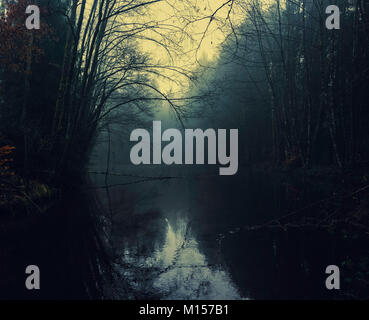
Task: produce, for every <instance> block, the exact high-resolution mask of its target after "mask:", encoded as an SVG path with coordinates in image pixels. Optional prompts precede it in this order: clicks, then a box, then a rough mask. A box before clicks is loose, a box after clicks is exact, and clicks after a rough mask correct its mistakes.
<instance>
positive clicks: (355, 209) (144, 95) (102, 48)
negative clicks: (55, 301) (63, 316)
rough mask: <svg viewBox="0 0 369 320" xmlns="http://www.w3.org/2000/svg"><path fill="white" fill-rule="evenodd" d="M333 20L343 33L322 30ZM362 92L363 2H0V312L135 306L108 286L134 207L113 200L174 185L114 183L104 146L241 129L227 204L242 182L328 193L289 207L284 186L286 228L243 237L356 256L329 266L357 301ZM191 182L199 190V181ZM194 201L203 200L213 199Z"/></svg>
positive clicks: (368, 57)
mask: <svg viewBox="0 0 369 320" xmlns="http://www.w3.org/2000/svg"><path fill="white" fill-rule="evenodd" d="M28 5H37V6H38V7H39V8H40V28H39V29H31V30H29V29H27V28H26V27H25V21H26V19H27V16H28V15H29V14H27V13H26V8H27V6H28ZM330 5H336V6H337V8H339V11H340V14H339V29H328V28H327V26H326V19H327V18H328V17H329V14H327V13H326V8H327V7H328V6H330ZM368 84H369V2H367V1H365V0H216V1H207V0H200V1H195V0H183V1H175V0H1V1H0V229H1V230H2V231H1V234H0V242H1V244H0V260H1V261H6V263H4V264H3V265H0V273H1V274H3V275H6V276H5V277H2V276H1V275H0V298H9V297H10V298H14V297H15V298H19V297H20V298H65V297H67V298H72V299H73V298H86V297H87V298H98V299H100V298H112V297H117V296H119V298H122V297H123V298H127V297H128V298H131V297H132V296H131V295H130V294H128V293H127V291H128V292H130V290H131V291H132V290H133V289H132V288H131V289H129V288H130V285H129V284H124V285H123V287H124V288H123V289H121V290H122V291H124V293H123V294H122V293H120V294H118V293H116V292H115V293H114V294H112V290H113V289H112V288H113V287H114V288H115V287H116V284H112V283H115V282H120V283H124V282H125V280H124V279H123V280H122V279H121V278H119V275H117V272H116V271H114V269H115V267H116V264H117V260H116V259H117V257H116V254H117V253H116V251H117V250H116V248H115V247H116V245H115V244H114V241H116V234H117V232H118V233H119V232H121V233H122V232H123V231H117V230H116V229H117V226H118V225H120V224H119V223H122V224H123V225H124V224H125V223H126V226H125V228H128V227H127V226H129V225H130V222H129V221H128V220H129V219H130V218H129V217H131V216H130V213H129V212H130V210H133V209H132V208H133V207H134V206H135V205H134V204H132V203H131V202H132V201H133V200H132V199H133V198H132V199H126V198H125V197H124V196H122V194H123V193H124V194H125V193H126V192H127V193H128V192H129V191H127V189H126V187H127V188H128V184H134V186H135V185H136V183H140V185H141V182H144V183H147V182H149V183H156V182H158V183H161V182H162V181H169V180H178V181H182V180H183V179H184V177H183V176H181V173H180V172H181V171H180V169H179V170H178V171H176V172H175V173H172V172H171V173H170V174H166V173H165V174H164V173H163V174H162V172H161V171H156V169H152V171H150V170H151V169H147V168H148V166H147V168H145V169H144V170H142V172H140V171H137V172H139V174H136V173H132V172H131V171H130V169H129V170H128V169H127V170H126V171H124V169H122V170H119V172H118V173H117V172H116V171H117V170H116V168H117V166H119V165H115V168H114V165H113V164H112V162H114V161H115V162H116V163H118V164H119V163H124V162H125V161H127V159H129V152H127V151H124V152H120V151H119V152H118V151H116V154H115V156H113V155H112V152H114V150H113V149H114V139H115V141H117V140H118V141H119V142H118V143H121V144H122V145H124V148H128V146H129V136H128V135H127V133H128V132H130V131H132V130H133V129H135V128H146V129H148V130H149V129H150V128H151V127H152V124H153V121H154V120H162V119H163V120H167V121H169V122H170V123H172V124H173V126H176V127H178V129H179V130H183V132H185V130H186V129H185V128H188V129H194V128H203V129H206V128H222V129H238V132H239V137H238V158H239V159H238V166H239V167H240V169H239V172H238V173H237V174H236V175H238V177H234V178H232V179H237V182H235V186H237V190H238V191H235V193H234V196H236V195H237V196H238V197H239V199H242V198H243V195H242V192H243V191H242V190H244V189H245V190H246V189H247V188H246V187H244V186H243V184H242V183H244V181H245V180H246V179H247V175H246V174H244V173H245V172H246V171H248V170H251V171H256V172H260V174H261V175H265V174H272V175H278V176H279V177H280V176H282V177H283V179H287V178H285V177H289V178H288V179H290V177H292V179H297V180H298V181H304V183H305V181H307V180H309V181H312V183H311V184H312V185H313V186H315V187H316V190H318V186H320V184H329V185H333V186H332V188H331V187H330V188H331V189H329V192H328V194H327V197H325V198H321V197H320V198H319V196H318V195H317V196H311V197H310V196H306V197H305V198H304V200H301V199H302V197H304V196H302V195H300V189H299V187H296V185H295V184H292V187H291V183H290V182H287V183H285V184H283V186H284V187H283V188H285V186H286V185H287V187H286V190H287V191H288V192H287V193H288V194H287V195H286V197H287V200H286V204H285V205H286V208H290V205H291V206H292V207H293V208H292V209H293V210H292V213H291V211H288V210H287V212H286V210H285V211H283V210H282V209H283V208H282V209H281V212H282V213H283V214H282V215H281V216H280V218H276V217H275V216H274V217H271V218H273V219H271V220H270V221H269V220H268V221H269V222H267V223H265V224H264V223H261V222H260V221H258V220H255V221H252V223H251V222H250V223H249V222H247V227H246V228H244V230H243V231H242V232H247V231H250V232H258V231H257V230H263V231H260V232H268V230H271V231H270V232H271V233H273V234H274V232H276V230H282V231H285V232H286V230H289V229H293V230H302V229H303V230H305V229H306V228H307V229H308V230H318V229H319V232H323V233H324V234H325V233H327V234H328V233H334V234H339V236H338V238H339V240H337V241H339V242H340V241H341V240H342V239H343V238H344V239H349V240H348V241H351V242H350V245H354V246H356V247H357V243H359V247H360V250H357V252H356V251H355V252H356V253H355V254H357V255H356V256H355V257H354V258H352V257H351V258H349V257H348V256H346V255H343V256H344V257H341V258H342V260H343V262H342V263H344V265H345V266H346V267H347V265H349V268H348V269H347V270H348V271H347V270H346V275H347V274H348V273H349V274H354V275H355V276H353V275H352V276H350V278H351V280H350V282H351V283H352V282H353V283H354V285H353V287H352V288H351V289H350V290H348V292H346V294H347V295H346V296H344V297H345V298H354V299H355V298H363V297H366V294H367V289H368V283H369V273H368V271H367V270H368V267H369V255H368V251H367V250H365V247H367V246H366V245H367V243H368V234H369V219H368V218H369V202H368V200H367V199H368V195H369V182H368V181H369V171H368V169H369V130H368V120H369V109H368V107H367V106H368V100H369V91H368ZM117 131H120V133H119V134H118V133H116V132H117ZM122 132H123V133H122ZM121 135H123V136H124V140H122V139H121V138H120V137H121ZM101 141H103V142H101ZM224 148H225V150H226V149H227V147H224ZM111 149H112V150H113V151H111ZM115 150H118V148H116V149H115ZM225 150H223V151H225ZM218 152H219V150H218ZM224 153H225V152H224ZM117 154H118V156H117ZM96 156H97V157H98V158H99V159H98V160H97V162H98V163H99V165H98V168H97V169H96V170H95V169H94V170H93V172H91V163H92V161H93V160H92V159H93V158H94V157H96ZM224 156H225V157H226V158H227V156H226V155H224ZM113 158H114V159H113ZM158 170H159V169H158ZM236 171H237V170H236ZM91 175H92V176H93V175H99V177H100V178H101V179H100V180H99V182H101V183H100V184H98V185H97V186H96V181H95V180H94V179H95V177H91ZM111 176H115V177H116V178H119V177H118V176H120V177H125V178H127V177H128V178H136V179H138V180H137V181H136V180H134V181H131V180H129V181H128V182H126V181H124V182H122V181H120V180H119V181H118V182H117V183H118V184H119V185H120V186H123V189H122V190H123V191H121V193H120V194H119V195H117V194H118V192H115V191H114V190H116V189H114V188H113V187H111V185H110V182H111V181H112V180H111ZM221 178H222V177H218V178H216V179H221ZM193 179H194V181H200V182H198V183H199V185H200V184H201V188H202V187H203V186H202V182H201V181H203V179H204V178H203V173H201V174H199V176H198V177H197V176H195V177H194V178H193ZM278 179H279V178H278ZM283 179H282V180H283ZM260 180H263V179H260ZM114 181H115V180H114ZM217 181H218V180H217ZM219 181H220V180H219ZM222 181H223V180H222ZM224 181H225V180H224ZM227 181H228V180H227ZM232 181H233V180H232ZM235 181H236V180H235ZM250 181H251V180H250ZM278 181H279V180H278ZM168 183H169V182H168ZM196 183H197V182H196ZM215 183H218V182H215ZM219 183H220V185H221V184H222V183H223V182H219ZM204 184H205V182H204ZM277 184H278V183H277ZM297 184H299V183H297ZM101 185H102V186H101ZM209 185H212V183H209ZM206 186H207V185H206ZM223 187H224V188H225V189H227V188H228V186H223V185H222V188H223ZM199 188H200V187H199ZM203 188H204V189H205V190H206V191H203V193H201V192H202V191H200V193H201V194H204V197H205V196H206V194H207V192H210V191H209V190H212V186H209V187H203ZM266 188H269V186H267V187H266ZM312 188H313V189H314V187H312ZM201 190H203V189H201ZM229 190H231V189H229ZM232 190H233V189H232ZM263 190H264V189H263ZM265 190H266V189H265ZM267 190H269V189H267ZM284 190H285V189H284ZM304 190H305V189H304ZM114 192H115V193H114ZM265 192H266V193H267V191H265ZM304 192H305V191H304ZM304 192H301V194H302V193H304ZM312 192H313V191H312ZM137 193H139V191H137ZM317 193H319V192H317ZM101 194H103V196H101ZM291 194H292V196H291ZM304 194H305V193H304ZM258 196H259V195H258ZM260 196H262V194H261V195H260ZM168 197H169V196H168ZM214 197H216V195H215V196H214ZM232 197H233V196H232ZM232 197H231V198H232ZM291 197H296V199H298V200H296V201H295V200H293V201H295V202H296V203H295V202H293V201H292V200H291ZM117 199H118V200H117ZM294 199H295V198H294ZM300 200H301V201H302V202H299V201H300ZM114 201H120V205H121V207H120V209H119V212H120V214H122V215H123V218H121V220H122V221H123V222H122V221H120V220H119V221H120V222H119V223H118V222H117V218H114V217H115V216H114V212H113V211H114V208H112V204H111V203H112V202H114ZM171 201H174V200H168V203H170V202H171ZM291 201H292V202H293V204H291V203H292V202H291ZM225 202H226V200H224V208H225V209H224V210H225V211H226V210H231V209H230V208H232V206H233V204H229V206H228V205H227V204H226V203H225ZM287 202H288V203H287ZM295 205H296V207H294V206H295ZM189 206H190V205H189ZM283 206H284V205H282V207H283ZM222 208H223V207H222ZM286 208H284V209H286ZM151 209H152V210H153V211H155V208H154V207H152V208H150V210H151ZM206 210H210V209H209V208H207V209H205V211H206ZM270 210H274V209H273V208H271V209H270ZM150 212H151V211H150ZM296 212H299V213H301V212H303V213H304V214H299V215H297V216H296V214H295V213H296ZM230 214H231V213H228V212H224V215H230ZM165 219H166V218H165ZM222 219H223V218H222ZM169 220H170V219H169ZM169 220H168V219H167V220H165V221H167V222H168V221H169ZM163 221H164V220H163ZM204 223H207V222H204ZM219 224H221V223H219ZM165 226H166V225H165ZM168 226H170V225H168ZM168 228H169V227H168ZM215 229H216V228H215ZM241 229H242V228H241ZM122 230H123V229H122ZM168 230H170V228H169V229H168ZM216 230H218V229H216ZM232 230H233V229H232ZM265 230H266V231H265ZM239 231H240V229H238V231H237V233H239ZM129 232H132V231H129ZM129 232H128V231H127V233H129ZM168 232H169V231H168ZM185 234H186V233H185ZM182 236H183V235H182ZM183 237H184V238H185V236H183ZM318 238H319V237H317V239H318ZM273 241H274V240H273ZM281 241H282V240H281ZM317 241H318V240H317ZM319 241H320V240H319ZM219 243H220V242H219ZM273 243H274V242H273ZM340 243H341V242H340ZM345 243H346V242H345ZM182 247H183V246H182ZM345 248H348V247H346V244H345ZM182 249H183V248H182ZM178 250H179V249H178ZM203 250H205V251H206V249H203ZM348 250H349V249H348ZM118 251H119V250H118ZM359 251H360V252H359ZM34 260H37V261H39V264H40V266H41V269H47V270H49V271H45V276H44V277H45V278H46V279H48V280H45V282H44V283H45V289H44V290H40V291H39V292H37V293H32V294H33V295H34V296H32V294H31V293H30V292H29V291H27V290H26V289H25V288H24V269H25V267H26V266H27V265H29V264H32V261H34ZM353 260H355V261H356V262H355V261H354V262H353ZM33 263H34V262H33ZM71 266H73V267H71ZM124 267H125V265H123V267H122V268H123V269H124ZM168 268H169V267H167V268H166V269H165V272H167V271H168V270H169V269H168ZM66 269H68V270H69V271H68V272H67V271H65V270H66ZM353 270H354V271H353ZM147 272H149V271H147ZM163 272H164V271H163ZM158 274H161V271H158ZM358 274H359V276H357V275H358ZM56 275H57V277H58V279H59V280H58V281H59V283H60V286H59V287H58V288H57V289H55V288H54V286H53V283H54V281H53V280H52V279H53V277H54V276H56ZM234 277H236V276H234ZM236 278H237V277H236ZM352 278H354V279H352ZM357 279H359V280H357ZM239 281H241V280H239ZM248 281H252V280H248ZM106 283H109V285H106ZM107 288H108V289H107ZM291 290H292V289H291ZM118 291H119V290H118ZM72 292H73V293H72ZM119 292H120V291H119ZM247 292H248V291H247ZM153 295H154V294H153ZM244 295H246V293H245V294H244ZM251 295H252V294H251ZM154 296H155V295H154ZM254 296H255V297H264V296H263V295H260V294H259V293H256V291H255V292H254ZM284 296H286V297H291V295H289V293H288V294H287V293H286V294H285V295H284ZM313 296H314V295H313ZM140 297H141V295H140V294H137V295H135V298H140ZM144 297H146V298H147V296H144ZM150 297H151V296H150ZM155 297H156V296H155ZM292 297H294V296H293V295H292ZM298 297H300V296H298ZM319 297H320V296H319Z"/></svg>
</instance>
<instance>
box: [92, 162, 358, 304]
mask: <svg viewBox="0 0 369 320" xmlns="http://www.w3.org/2000/svg"><path fill="white" fill-rule="evenodd" d="M110 169H111V172H115V173H117V172H120V173H124V174H126V175H128V176H118V175H110V176H109V179H108V184H109V185H111V186H112V187H111V188H110V189H109V198H110V209H111V210H112V214H113V221H114V223H113V231H112V234H113V243H114V246H115V248H116V252H117V254H118V257H119V258H118V260H117V265H116V266H117V268H118V270H119V272H120V274H121V276H122V278H123V279H124V281H125V284H124V285H122V286H121V288H118V291H119V290H120V291H119V292H118V296H119V295H120V296H121V297H123V298H128V299H306V298H314V299H321V298H333V297H336V293H333V292H330V291H329V290H327V289H326V288H325V285H324V283H325V279H326V277H327V275H326V274H325V268H326V267H327V266H328V265H330V264H338V263H340V262H341V261H342V260H343V259H344V258H345V257H346V255H347V252H348V251H349V250H351V249H350V247H348V246H347V245H346V244H345V243H342V241H341V240H340V238H339V237H337V236H336V235H334V234H331V233H329V232H324V231H322V232H319V231H315V230H310V231H309V230H305V231H303V229H302V228H296V229H292V230H288V231H284V230H283V229H281V228H266V229H263V228H261V229H256V230H254V231H250V230H249V229H248V228H249V227H250V226H260V225H262V224H264V223H265V222H268V221H270V220H273V219H275V218H278V217H281V216H284V215H286V214H288V213H291V212H295V211H298V210H301V208H304V207H306V206H307V205H310V204H311V203H314V202H317V201H319V200H321V199H325V198H327V197H331V196H332V194H334V192H339V191H340V189H341V186H339V185H332V184H329V183H327V182H324V183H318V182H316V181H308V180H306V179H303V178H301V177H291V176H288V175H285V174H273V175H271V174H266V173H263V172H261V171H259V172H253V171H251V170H249V169H247V168H242V167H241V168H240V170H239V172H238V174H237V175H235V176H228V177H226V176H218V175H217V168H215V167H211V168H206V167H204V166H150V165H147V166H137V167H135V166H131V165H124V166H122V165H117V166H111V168H110ZM93 170H94V169H91V171H93ZM143 177H146V178H143ZM147 177H172V178H171V179H163V180H150V179H149V180H148V181H142V180H146V179H147ZM92 178H93V180H94V182H95V184H96V185H97V186H103V185H104V183H105V177H104V176H102V175H98V174H93V175H92ZM99 193H100V195H101V199H102V201H103V202H104V203H105V204H106V207H107V208H109V206H108V201H107V196H106V190H105V189H99ZM314 210H316V209H314V207H312V208H311V209H309V211H310V213H311V212H312V213H314ZM320 210H321V208H320ZM317 211H318V210H317ZM302 212H303V211H302Z"/></svg>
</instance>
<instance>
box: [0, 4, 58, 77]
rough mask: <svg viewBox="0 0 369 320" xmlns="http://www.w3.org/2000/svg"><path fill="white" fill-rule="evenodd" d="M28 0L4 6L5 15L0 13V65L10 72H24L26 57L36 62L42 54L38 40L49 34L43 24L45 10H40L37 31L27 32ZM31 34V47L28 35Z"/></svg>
mask: <svg viewBox="0 0 369 320" xmlns="http://www.w3.org/2000/svg"><path fill="white" fill-rule="evenodd" d="M30 4H32V3H31V1H29V0H18V1H17V2H14V3H8V4H7V5H6V7H7V10H6V13H0V64H2V65H3V66H6V67H7V68H9V70H10V71H12V72H25V65H26V62H27V55H29V54H30V53H31V56H32V59H33V60H35V61H37V60H38V59H39V58H40V56H41V55H42V54H43V50H42V48H41V47H40V40H41V39H42V38H43V37H44V36H45V35H48V34H50V33H51V28H50V27H49V26H48V25H47V24H46V23H44V22H43V19H42V17H43V16H45V15H46V14H47V10H45V9H43V8H40V11H41V13H40V14H41V17H40V19H41V23H40V29H39V30H28V29H27V28H26V26H25V21H26V18H27V16H28V15H27V14H26V13H25V11H26V7H27V6H28V5H30ZM31 33H33V41H32V45H31V42H30V35H31Z"/></svg>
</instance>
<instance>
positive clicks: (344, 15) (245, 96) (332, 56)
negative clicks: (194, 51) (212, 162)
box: [199, 1, 369, 168]
mask: <svg viewBox="0 0 369 320" xmlns="http://www.w3.org/2000/svg"><path fill="white" fill-rule="evenodd" d="M330 3H331V2H329V1H287V2H286V6H283V5H282V1H273V4H272V5H271V6H269V7H268V9H266V10H263V9H262V7H261V5H260V2H259V1H249V2H247V1H245V2H244V3H243V4H241V5H240V6H241V9H240V10H241V12H242V14H243V15H244V17H245V22H243V23H242V25H241V26H240V27H239V28H237V29H234V30H232V32H231V33H230V35H229V38H228V39H227V40H226V42H225V44H224V45H223V48H222V53H221V57H220V59H219V61H218V62H217V64H216V65H215V66H212V67H213V68H212V69H211V70H208V71H206V72H205V76H203V77H204V79H205V85H203V88H202V91H203V92H208V93H210V94H212V95H213V98H212V99H211V98H210V99H207V100H205V102H206V104H207V107H204V103H202V105H201V106H200V108H199V109H200V110H201V115H202V116H204V117H207V116H209V114H212V116H213V117H216V118H217V119H218V121H217V124H218V125H220V124H221V123H222V121H223V123H224V122H227V119H228V122H229V125H233V126H238V127H240V128H241V131H242V133H243V137H242V146H241V148H243V149H242V151H243V155H244V157H245V158H244V161H246V163H249V164H255V163H258V162H260V161H266V162H272V163H274V164H277V165H283V164H288V165H292V166H299V167H306V168H311V167H312V166H317V165H324V166H337V167H339V168H343V167H350V166H356V165H364V164H368V156H369V155H368V150H369V148H368V141H369V140H368V133H369V132H368V128H367V122H366V121H367V120H366V119H367V118H368V112H367V111H368V110H367V107H366V106H367V98H368V96H367V84H368V80H369V78H368V76H369V73H368V70H369V66H368V59H367V56H368V50H369V39H368V17H367V15H368V3H366V2H365V1H351V2H350V1H336V2H335V3H336V4H337V5H338V7H339V8H340V10H341V18H340V23H341V29H340V30H328V29H327V28H326V26H325V19H326V18H327V15H326V14H325V8H326V7H327V6H328V5H329V4H330ZM204 59H205V60H204V61H203V63H204V65H205V66H207V64H206V57H205V58H204ZM235 115H237V116H235Z"/></svg>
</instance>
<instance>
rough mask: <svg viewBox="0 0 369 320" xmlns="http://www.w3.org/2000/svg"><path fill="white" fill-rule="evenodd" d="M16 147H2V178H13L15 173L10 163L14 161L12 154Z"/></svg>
mask: <svg viewBox="0 0 369 320" xmlns="http://www.w3.org/2000/svg"><path fill="white" fill-rule="evenodd" d="M14 149H15V147H11V146H9V145H6V146H2V147H0V177H1V176H2V177H4V176H13V175H14V172H13V171H11V170H10V166H9V164H10V162H12V161H13V158H11V153H12V152H13V150H14Z"/></svg>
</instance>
